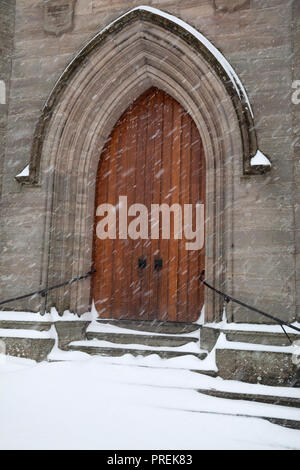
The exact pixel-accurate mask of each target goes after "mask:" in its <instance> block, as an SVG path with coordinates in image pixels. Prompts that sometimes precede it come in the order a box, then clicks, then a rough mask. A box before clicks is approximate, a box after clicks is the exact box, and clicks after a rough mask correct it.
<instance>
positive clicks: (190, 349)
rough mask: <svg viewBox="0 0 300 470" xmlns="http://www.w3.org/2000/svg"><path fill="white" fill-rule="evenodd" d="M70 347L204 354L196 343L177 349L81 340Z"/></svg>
mask: <svg viewBox="0 0 300 470" xmlns="http://www.w3.org/2000/svg"><path fill="white" fill-rule="evenodd" d="M70 345H71V346H93V347H98V348H116V349H120V348H122V349H128V350H129V351H130V349H140V350H148V351H175V352H177V351H179V352H193V353H201V352H205V351H202V350H201V349H200V348H199V344H198V343H188V344H184V345H183V346H177V347H170V348H168V347H160V346H146V345H143V344H118V343H111V342H110V341H104V340H99V339H96V338H94V339H91V340H83V341H73V342H72V343H70Z"/></svg>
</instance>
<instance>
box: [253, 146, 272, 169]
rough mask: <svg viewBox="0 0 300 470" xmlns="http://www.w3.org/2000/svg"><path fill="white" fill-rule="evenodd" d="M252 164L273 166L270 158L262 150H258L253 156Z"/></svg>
mask: <svg viewBox="0 0 300 470" xmlns="http://www.w3.org/2000/svg"><path fill="white" fill-rule="evenodd" d="M250 164H251V166H255V165H261V166H271V162H270V160H269V159H268V158H267V157H266V156H265V155H264V154H263V153H262V152H261V151H260V150H257V152H256V154H255V155H254V157H252V158H251V162H250Z"/></svg>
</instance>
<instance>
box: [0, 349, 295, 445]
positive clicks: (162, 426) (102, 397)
mask: <svg viewBox="0 0 300 470" xmlns="http://www.w3.org/2000/svg"><path fill="white" fill-rule="evenodd" d="M56 356H57V357H56V358H57V359H58V356H59V353H56ZM62 356H64V359H72V360H66V361H64V362H53V363H47V362H43V363H40V364H36V363H35V362H34V361H30V360H24V359H16V358H10V357H9V358H5V360H3V361H2V362H0V448H1V449H216V448H217V449H300V431H296V430H291V429H287V428H283V427H281V426H277V425H274V424H270V423H269V422H267V421H264V420H262V419H258V418H254V417H252V416H253V415H258V416H274V417H275V416H276V417H285V418H289V419H298V420H300V410H299V409H295V408H287V407H279V406H277V407H275V406H273V405H264V404H255V403H248V402H243V401H233V400H227V399H226V400H225V399H218V398H213V397H208V396H205V395H200V394H199V393H197V392H196V391H195V390H194V389H195V388H197V387H198V388H201V387H202V388H203V387H211V386H212V383H215V382H214V381H216V379H212V378H210V377H205V376H203V375H199V374H196V373H193V372H190V371H188V370H184V369H181V368H178V367H180V363H181V362H182V361H183V359H184V362H185V361H186V360H187V358H176V360H174V359H168V360H164V359H160V358H158V357H156V358H155V361H154V358H136V359H134V358H133V357H132V356H130V355H127V356H123V357H122V358H116V359H115V360H114V359H112V358H104V357H103V358H102V357H93V358H91V357H89V356H87V355H85V354H83V353H63V354H62ZM141 360H142V361H143V364H144V365H145V364H146V363H147V360H148V364H149V365H151V366H152V367H139V365H140V364H141ZM177 360H178V361H179V362H178V363H177ZM113 362H114V363H113ZM155 362H156V364H157V366H155V367H153V366H154V364H155ZM175 363H177V365H178V367H177V368H176V367H175V366H174V365H175ZM168 365H170V368H167V367H168ZM172 367H173V368H172ZM227 386H228V385H227ZM242 386H245V387H249V388H250V389H249V392H251V391H253V392H254V391H255V390H254V388H255V387H261V386H251V385H250V386H248V384H242ZM251 388H252V390H251ZM266 388H267V389H270V388H271V387H266ZM293 392H294V393H295V392H296V390H295V389H294V390H293ZM298 392H299V389H298ZM294 393H293V394H294ZM222 413H223V414H222ZM226 413H227V415H226ZM231 413H232V414H246V415H250V416H251V417H250V418H246V417H236V416H230V414H231Z"/></svg>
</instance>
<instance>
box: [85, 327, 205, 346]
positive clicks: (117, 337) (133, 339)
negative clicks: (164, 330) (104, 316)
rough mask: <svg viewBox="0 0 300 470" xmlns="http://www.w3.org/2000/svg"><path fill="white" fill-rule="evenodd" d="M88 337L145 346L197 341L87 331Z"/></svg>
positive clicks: (184, 337) (189, 338)
mask: <svg viewBox="0 0 300 470" xmlns="http://www.w3.org/2000/svg"><path fill="white" fill-rule="evenodd" d="M87 338H88V339H94V338H96V339H99V340H104V341H105V340H106V341H110V342H112V343H118V344H144V345H147V346H166V347H176V346H183V345H185V344H188V343H197V342H198V339H197V338H194V337H190V336H179V335H177V336H171V335H168V336H164V335H158V334H156V335H151V334H148V335H143V334H134V333H107V332H93V331H88V332H87Z"/></svg>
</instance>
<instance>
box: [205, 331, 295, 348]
mask: <svg viewBox="0 0 300 470" xmlns="http://www.w3.org/2000/svg"><path fill="white" fill-rule="evenodd" d="M286 331H287V333H288V335H289V337H290V338H291V340H292V341H296V340H300V334H299V335H298V334H294V333H292V332H291V331H292V330H291V329H289V328H288V327H287V328H286ZM220 332H222V333H224V334H225V336H226V340H227V341H234V342H239V343H251V344H263V345H266V346H289V345H290V342H289V340H288V338H287V336H286V335H285V334H284V332H283V331H282V332H271V331H253V330H236V329H230V327H229V326H228V328H224V327H223V328H222V329H218V328H212V327H209V326H206V325H205V326H201V328H200V345H201V348H202V349H206V350H208V351H211V350H212V349H213V347H214V346H215V344H216V342H217V339H218V336H219V334H220Z"/></svg>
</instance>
